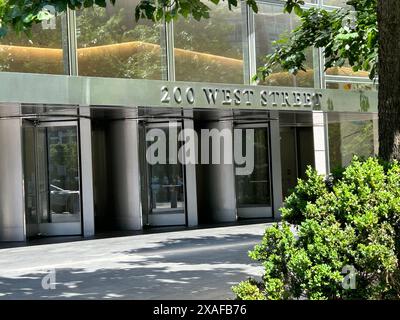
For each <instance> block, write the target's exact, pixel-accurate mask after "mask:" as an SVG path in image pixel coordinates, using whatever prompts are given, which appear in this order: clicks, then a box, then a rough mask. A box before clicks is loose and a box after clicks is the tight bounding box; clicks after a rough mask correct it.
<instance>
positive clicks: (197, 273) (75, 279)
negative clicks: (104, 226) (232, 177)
mask: <svg viewBox="0 0 400 320" xmlns="http://www.w3.org/2000/svg"><path fill="white" fill-rule="evenodd" d="M266 225H267V224H255V225H242V226H234V227H224V228H211V229H197V230H186V231H180V232H168V233H157V234H147V235H136V236H127V237H118V238H108V239H95V240H87V241H77V242H68V243H57V244H46V245H38V246H28V247H18V248H9V249H1V250H0V299H49V298H50V299H68V298H70V299H231V298H233V294H232V292H231V290H230V287H231V286H232V285H233V284H236V283H237V282H239V281H240V280H243V279H246V278H247V277H248V276H256V277H258V276H260V275H261V273H262V267H260V265H259V264H257V263H255V262H254V261H251V260H250V259H249V258H248V256H247V252H248V250H250V249H252V248H253V247H254V245H255V244H256V243H258V242H259V241H260V240H261V237H262V234H263V232H264V230H265V227H266ZM49 270H55V278H56V282H55V289H47V290H45V289H43V287H42V279H43V277H44V276H45V275H46V274H48V273H49ZM47 278H50V277H47ZM47 284H49V282H47Z"/></svg>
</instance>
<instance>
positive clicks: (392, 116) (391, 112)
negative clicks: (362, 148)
mask: <svg viewBox="0 0 400 320" xmlns="http://www.w3.org/2000/svg"><path fill="white" fill-rule="evenodd" d="M378 27H379V71H378V73H379V92H378V97H379V105H378V114H379V156H380V157H381V158H383V159H385V160H393V159H399V160H400V0H378Z"/></svg>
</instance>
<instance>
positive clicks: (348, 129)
mask: <svg viewBox="0 0 400 320" xmlns="http://www.w3.org/2000/svg"><path fill="white" fill-rule="evenodd" d="M372 118H373V115H368V116H366V115H357V116H351V115H345V114H329V115H328V120H329V124H328V132H329V135H328V136H329V160H330V166H331V169H334V168H336V167H338V166H347V165H348V164H349V163H350V162H351V159H352V158H353V155H357V156H359V157H369V156H374V155H375V154H376V152H377V147H378V140H377V139H378V134H377V123H376V121H377V120H376V119H372Z"/></svg>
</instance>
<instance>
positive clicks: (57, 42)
mask: <svg viewBox="0 0 400 320" xmlns="http://www.w3.org/2000/svg"><path fill="white" fill-rule="evenodd" d="M61 22H62V16H58V17H56V18H54V19H51V20H50V21H46V22H43V23H41V24H36V25H34V26H33V27H32V35H31V37H28V36H27V35H26V34H18V35H17V34H16V33H15V32H13V31H9V32H8V34H7V35H6V36H5V37H4V38H1V39H0V71H7V72H27V73H48V74H63V73H66V72H65V70H66V68H65V67H66V66H64V63H63V61H64V60H63V59H64V58H63V50H62V36H61V29H62V28H61Z"/></svg>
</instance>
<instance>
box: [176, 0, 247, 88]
mask: <svg viewBox="0 0 400 320" xmlns="http://www.w3.org/2000/svg"><path fill="white" fill-rule="evenodd" d="M208 5H209V6H210V7H211V9H212V11H211V14H210V19H203V20H201V21H200V22H197V21H195V20H194V19H190V20H185V19H178V20H177V21H176V22H175V25H174V36H175V38H174V42H175V68H176V80H181V81H202V82H217V83H243V81H244V77H243V40H242V28H243V26H242V21H243V19H242V16H241V9H240V7H239V8H235V9H233V11H232V12H231V11H229V10H228V9H227V7H226V4H225V3H221V4H220V5H218V6H215V5H210V4H208Z"/></svg>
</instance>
